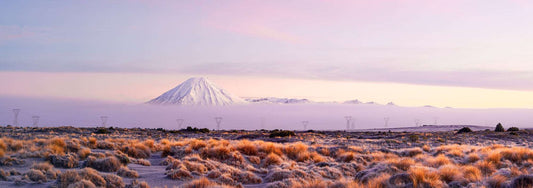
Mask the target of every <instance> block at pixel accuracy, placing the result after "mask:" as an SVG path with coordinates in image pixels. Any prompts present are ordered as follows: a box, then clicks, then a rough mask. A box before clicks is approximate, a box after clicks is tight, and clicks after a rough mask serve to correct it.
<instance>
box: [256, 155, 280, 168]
mask: <svg viewBox="0 0 533 188" xmlns="http://www.w3.org/2000/svg"><path fill="white" fill-rule="evenodd" d="M281 162H283V160H282V159H281V157H279V156H278V155H276V154H274V153H270V154H268V155H267V157H266V158H265V159H263V162H262V165H261V166H263V167H268V166H270V165H280V164H281Z"/></svg>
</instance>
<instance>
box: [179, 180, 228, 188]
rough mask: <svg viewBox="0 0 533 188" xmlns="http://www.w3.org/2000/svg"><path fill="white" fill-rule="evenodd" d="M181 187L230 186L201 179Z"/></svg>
mask: <svg viewBox="0 0 533 188" xmlns="http://www.w3.org/2000/svg"><path fill="white" fill-rule="evenodd" d="M180 187H181V188H214V187H218V188H226V187H229V186H225V185H220V184H217V183H215V182H212V181H210V180H209V179H207V178H200V179H197V180H194V181H191V182H189V183H186V184H184V185H181V186H180Z"/></svg>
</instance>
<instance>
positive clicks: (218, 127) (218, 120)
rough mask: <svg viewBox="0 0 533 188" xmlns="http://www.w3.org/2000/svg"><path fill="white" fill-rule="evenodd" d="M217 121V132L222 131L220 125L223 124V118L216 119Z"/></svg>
mask: <svg viewBox="0 0 533 188" xmlns="http://www.w3.org/2000/svg"><path fill="white" fill-rule="evenodd" d="M215 121H216V122H217V130H218V131H220V123H222V117H215Z"/></svg>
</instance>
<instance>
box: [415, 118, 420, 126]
mask: <svg viewBox="0 0 533 188" xmlns="http://www.w3.org/2000/svg"><path fill="white" fill-rule="evenodd" d="M415 126H416V127H419V126H420V119H415Z"/></svg>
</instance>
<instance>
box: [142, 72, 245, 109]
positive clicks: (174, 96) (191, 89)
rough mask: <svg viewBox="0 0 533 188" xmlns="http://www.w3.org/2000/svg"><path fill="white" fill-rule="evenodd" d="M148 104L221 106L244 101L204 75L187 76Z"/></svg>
mask: <svg viewBox="0 0 533 188" xmlns="http://www.w3.org/2000/svg"><path fill="white" fill-rule="evenodd" d="M147 103H148V104H175V105H202V106H222V105H231V104H242V103H246V102H245V101H244V100H243V99H241V98H239V97H236V96H234V95H232V94H230V93H228V92H226V91H224V90H223V89H220V88H219V87H217V86H216V85H215V84H213V83H212V82H210V81H209V80H207V79H206V78H204V77H194V78H189V79H188V80H186V81H185V82H183V83H181V84H180V85H178V86H176V87H175V88H173V89H171V90H168V91H167V92H165V93H163V94H162V95H161V96H159V97H157V98H155V99H152V100H150V101H148V102H147Z"/></svg>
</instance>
